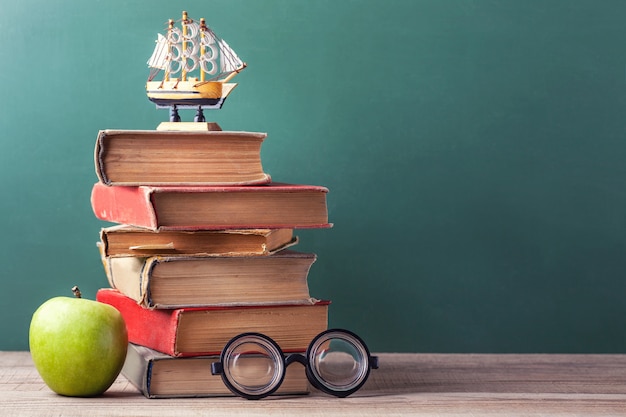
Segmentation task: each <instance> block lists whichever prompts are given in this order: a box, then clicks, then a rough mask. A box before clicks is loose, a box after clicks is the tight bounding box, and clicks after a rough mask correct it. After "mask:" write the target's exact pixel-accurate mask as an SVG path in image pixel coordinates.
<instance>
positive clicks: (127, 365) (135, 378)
mask: <svg viewBox="0 0 626 417" xmlns="http://www.w3.org/2000/svg"><path fill="white" fill-rule="evenodd" d="M152 362H153V361H152V359H150V358H148V357H144V356H143V355H142V354H141V353H139V352H138V351H137V349H136V348H135V347H134V346H133V344H132V343H129V344H128V351H127V354H126V361H125V362H124V366H123V367H122V371H121V373H122V375H124V377H125V378H126V379H128V381H129V382H130V383H131V384H132V385H133V386H134V387H135V388H137V389H138V390H139V392H141V393H142V394H143V395H144V396H145V397H147V398H152V397H151V394H150V375H151V372H152Z"/></svg>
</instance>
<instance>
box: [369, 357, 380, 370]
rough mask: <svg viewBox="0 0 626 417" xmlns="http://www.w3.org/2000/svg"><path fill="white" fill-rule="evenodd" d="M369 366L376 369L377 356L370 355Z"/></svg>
mask: <svg viewBox="0 0 626 417" xmlns="http://www.w3.org/2000/svg"><path fill="white" fill-rule="evenodd" d="M370 366H371V367H372V369H378V356H370Z"/></svg>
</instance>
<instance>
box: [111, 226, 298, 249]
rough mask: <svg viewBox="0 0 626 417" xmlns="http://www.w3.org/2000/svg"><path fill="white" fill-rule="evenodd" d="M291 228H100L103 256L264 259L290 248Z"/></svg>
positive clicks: (294, 239)
mask: <svg viewBox="0 0 626 417" xmlns="http://www.w3.org/2000/svg"><path fill="white" fill-rule="evenodd" d="M297 241H298V239H297V237H295V236H294V234H293V230H292V229H240V230H220V231H209V230H197V231H194V232H191V231H185V230H162V231H153V230H149V229H145V228H140V227H133V226H128V225H117V226H111V227H106V228H103V229H102V230H101V231H100V245H101V248H102V250H103V254H104V256H111V257H118V256H156V255H163V256H255V255H259V256H265V255H269V254H271V253H274V252H277V251H279V250H281V249H285V248H287V247H290V246H293V245H295V244H296V243H297Z"/></svg>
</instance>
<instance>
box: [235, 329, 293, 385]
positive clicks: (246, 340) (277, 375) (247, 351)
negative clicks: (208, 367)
mask: <svg viewBox="0 0 626 417" xmlns="http://www.w3.org/2000/svg"><path fill="white" fill-rule="evenodd" d="M223 367H224V371H223V372H224V376H225V377H226V378H227V379H228V381H229V382H230V383H231V384H232V386H233V388H235V389H236V390H237V391H239V392H240V393H243V394H246V395H250V396H263V395H266V394H269V393H271V392H273V390H275V389H276V388H278V386H279V385H280V383H281V382H282V379H283V376H284V359H283V355H282V352H280V350H279V349H278V348H277V347H276V346H274V345H273V344H272V343H271V342H269V341H268V340H265V339H264V338H262V337H259V336H250V335H249V336H245V337H242V338H241V339H239V340H238V341H236V342H235V343H232V344H231V345H230V346H229V347H228V350H227V351H225V352H224V361H223Z"/></svg>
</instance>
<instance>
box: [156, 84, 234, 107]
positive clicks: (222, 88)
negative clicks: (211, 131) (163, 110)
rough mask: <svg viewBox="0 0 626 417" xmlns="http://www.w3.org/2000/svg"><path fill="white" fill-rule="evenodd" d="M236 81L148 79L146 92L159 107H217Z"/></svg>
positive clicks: (220, 105)
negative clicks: (202, 81)
mask: <svg viewBox="0 0 626 417" xmlns="http://www.w3.org/2000/svg"><path fill="white" fill-rule="evenodd" d="M236 86H237V84H236V83H222V82H214V81H210V82H204V83H201V82H198V81H197V80H191V81H178V80H169V81H148V82H147V83H146V93H147V94H148V98H149V99H150V101H152V102H153V103H155V104H156V105H157V106H159V107H171V106H177V107H182V108H185V107H196V108H197V107H199V106H202V107H203V108H213V109H219V108H221V107H222V105H223V104H224V101H225V100H226V97H228V95H229V94H230V92H231V91H232V90H233V89H234V88H235V87H236Z"/></svg>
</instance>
